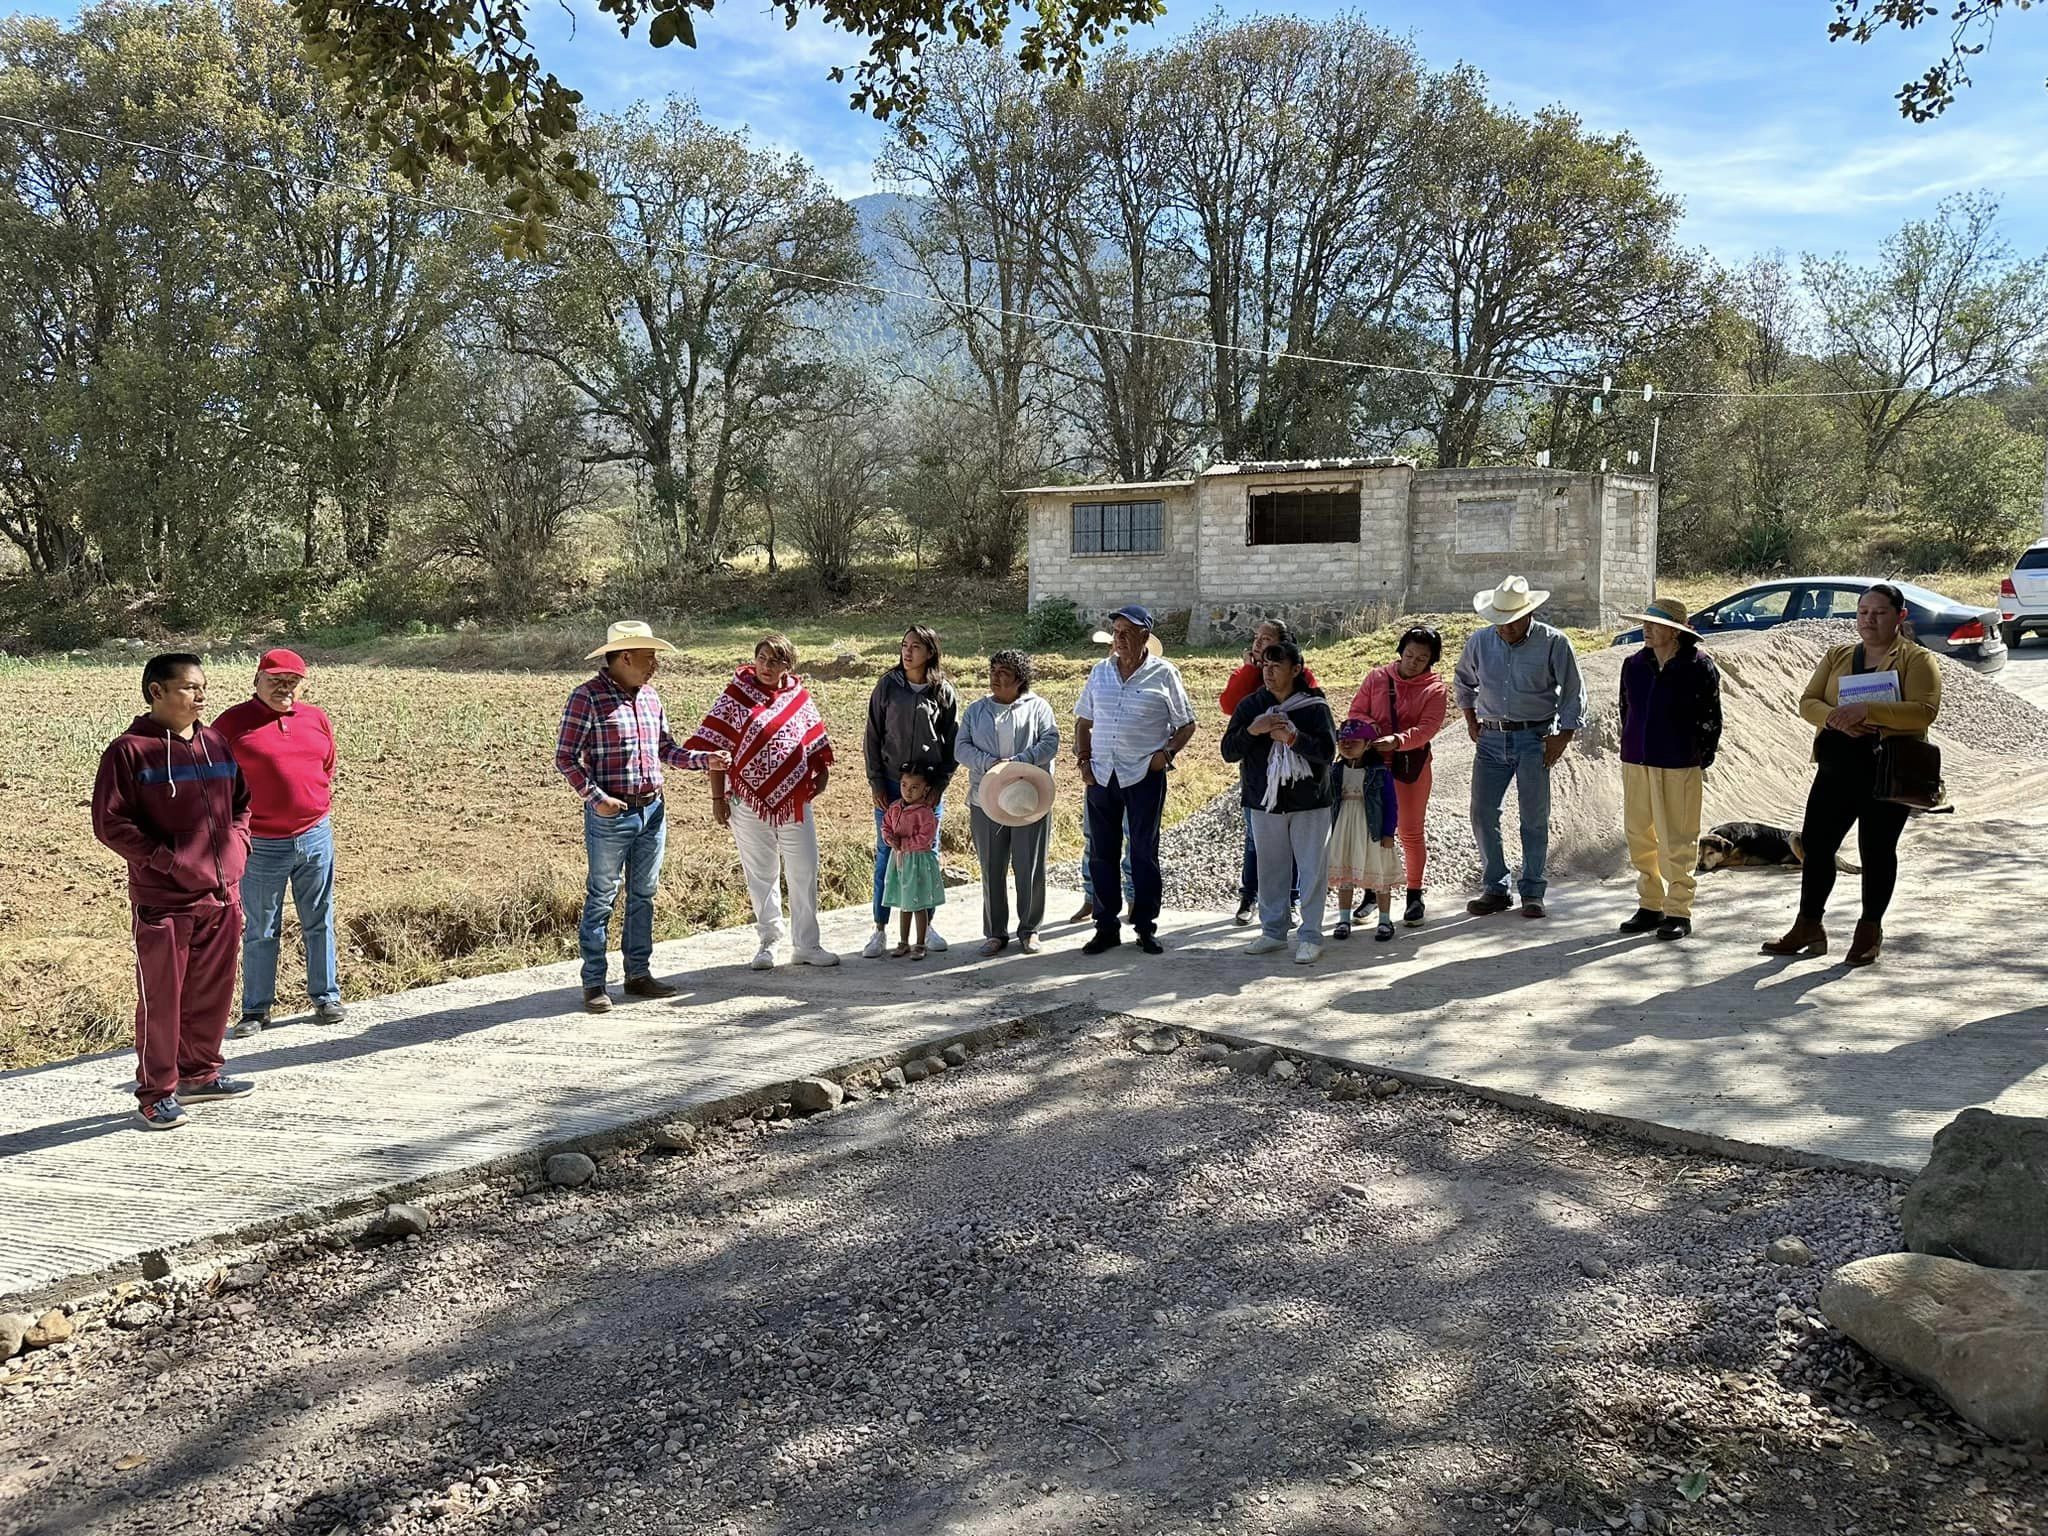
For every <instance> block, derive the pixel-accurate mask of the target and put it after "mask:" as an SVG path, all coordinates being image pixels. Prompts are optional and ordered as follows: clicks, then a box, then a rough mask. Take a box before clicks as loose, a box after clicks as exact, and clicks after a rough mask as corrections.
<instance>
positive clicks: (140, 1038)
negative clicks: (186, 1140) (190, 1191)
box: [92, 652, 254, 1131]
mask: <svg viewBox="0 0 2048 1536" xmlns="http://www.w3.org/2000/svg"><path fill="white" fill-rule="evenodd" d="M142 697H143V698H144V699H145V700H147V701H148V704H149V713H148V714H146V715H138V716H136V718H135V722H134V724H132V725H130V726H129V727H128V729H127V730H125V731H123V732H122V733H121V734H120V735H119V736H116V737H115V738H114V739H113V741H112V742H111V743H109V744H108V746H107V750H106V751H105V752H104V753H102V754H101V755H100V771H99V778H98V779H97V780H96V781H95V782H94V784H93V789H92V831H93V836H95V837H97V838H98V839H99V840H100V841H101V842H103V843H105V844H106V845H107V846H108V847H109V848H111V849H113V850H114V852H116V853H118V854H120V855H121V857H122V858H124V859H126V860H127V861H128V902H129V905H130V907H131V908H132V909H133V916H134V923H133V927H134V933H135V988H136V999H135V1054H136V1056H137V1057H138V1058H139V1065H138V1067H137V1070H136V1074H135V1097H136V1114H137V1117H138V1118H139V1119H140V1120H141V1121H142V1124H143V1125H144V1126H146V1127H147V1128H148V1129H150V1130H153V1131H167V1130H170V1129H172V1128H173V1127H175V1126H179V1125H182V1124H184V1123H185V1111H184V1109H183V1108H182V1107H181V1106H180V1105H179V1103H178V1100H179V1097H180V1096H183V1097H184V1098H185V1099H188V1100H200V1099H227V1098H233V1097H235V1096H236V1095H238V1094H243V1093H247V1092H248V1091H249V1090H250V1088H251V1087H253V1086H254V1085H253V1084H251V1083H250V1082H248V1081H247V1080H246V1079H236V1078H231V1077H226V1076H224V1075H223V1074H222V1072H221V1050H220V1046H221V1040H222V1038H223V1037H224V1036H225V1035H226V1034H227V1027H228V1009H229V1008H230V1007H231V1006H232V1005H233V1003H234V1000H235V956H236V954H237V953H238V952H239V951H240V948H241V942H242V905H241V900H240V897H239V894H238V891H237V886H238V883H239V882H240V880H241V878H242V868H243V866H244V865H245V864H246V863H247V862H248V858H249V790H248V787H247V786H246V785H245V784H243V782H242V773H241V770H240V769H239V768H237V767H236V766H235V759H234V754H233V753H232V752H231V751H230V750H229V748H228V744H227V742H226V740H224V739H223V738H222V737H221V736H220V735H219V734H218V733H216V732H215V731H213V730H212V729H211V728H209V727H208V726H205V725H202V724H201V723H200V720H199V715H200V711H201V710H203V709H204V708H205V706H206V673H205V670H204V669H203V668H202V667H201V665H200V662H199V658H198V657H197V656H191V655H187V654H184V653H182V652H180V653H174V654H171V655H167V656H158V657H155V658H154V659H152V660H151V661H150V663H149V664H148V665H147V666H146V667H144V668H143V669H142Z"/></svg>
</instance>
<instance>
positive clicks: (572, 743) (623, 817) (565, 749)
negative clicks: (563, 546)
mask: <svg viewBox="0 0 2048 1536" xmlns="http://www.w3.org/2000/svg"><path fill="white" fill-rule="evenodd" d="M674 651H675V647H674V646H672V645H670V644H669V643H668V642H667V641H666V640H661V639H657V638H656V636H655V633H654V631H653V630H652V629H650V628H649V627H648V626H647V625H646V624H645V623H644V622H643V621H641V620H639V619H621V620H620V621H619V622H618V623H616V624H614V625H612V626H611V628H610V629H609V630H607V631H606V633H605V637H604V644H602V645H600V646H599V647H598V648H597V649H596V650H594V651H592V652H591V653H590V654H589V656H587V657H585V658H584V659H585V660H587V661H595V660H597V658H599V657H600V656H601V657H603V658H604V665H603V666H602V667H601V668H600V669H599V670H598V673H597V675H596V676H595V677H593V678H591V679H590V681H588V682H586V683H579V684H577V685H576V687H575V689H574V690H573V691H572V692H571V693H570V694H569V703H568V705H567V707H565V708H564V709H563V711H562V730H561V734H560V736H559V737H558V739H557V740H556V743H555V770H556V771H557V772H558V773H560V774H561V775H562V777H563V778H565V779H567V780H568V781H569V787H570V788H571V789H573V790H575V791H576V793H577V794H578V795H580V796H582V798H583V850H584V853H585V855H586V857H587V858H588V860H589V867H590V873H589V880H588V882H587V884H586V885H585V886H584V890H583V921H582V923H581V924H580V925H579V926H578V928H577V930H576V938H577V943H578V945H579V946H580V947H581V949H582V951H583V1006H584V1008H585V1009H586V1010H587V1011H589V1012H591V1013H607V1012H609V1011H610V1010H611V1006H612V1000H611V996H610V994H608V993H607V992H606V991H605V987H604V981H605V935H606V933H607V931H608V930H609V928H610V926H611V918H612V905H613V903H614V902H616V901H617V899H618V891H619V880H620V877H621V876H622V875H623V876H624V878H625V882H626V933H625V941H624V943H623V944H622V945H621V948H623V950H624V951H625V959H626V986H625V990H626V991H627V993H629V994H630V995H631V996H634V997H674V996H675V994H676V989H675V988H674V987H670V986H665V985H664V984H662V983H661V982H658V981H656V980H655V979H654V977H653V976H652V975H650V974H649V973H648V967H649V966H650V965H651V964H652V963H653V956H654V893H655V892H656V891H657V890H658V889H659V888H660V886H661V856H662V853H663V850H664V849H665V847H666V846H667V841H668V821H667V818H666V814H665V812H664V810H663V807H662V799H661V769H662V765H663V764H664V763H666V764H667V765H668V766H669V767H671V768H694V769H698V770H706V769H717V770H721V771H722V770H724V769H726V768H729V767H731V766H732V760H731V758H730V757H728V756H727V754H725V753H723V752H686V751H684V750H683V748H682V747H680V746H678V745H677V744H676V739H675V737H673V736H672V735H670V734H669V729H668V716H667V715H666V714H665V713H664V712H663V711H662V707H661V696H660V695H659V694H657V693H656V692H655V691H654V688H653V686H652V683H653V678H654V674H655V671H656V670H657V669H658V668H659V667H660V665H661V658H662V656H663V655H665V654H672V653H673V652H674Z"/></svg>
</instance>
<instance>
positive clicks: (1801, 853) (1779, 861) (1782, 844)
mask: <svg viewBox="0 0 2048 1536" xmlns="http://www.w3.org/2000/svg"><path fill="white" fill-rule="evenodd" d="M1805 862H1806V848H1805V845H1804V843H1803V842H1802V841H1801V839H1800V836H1799V834H1798V833H1797V832H1788V831H1786V830H1785V829H1784V828H1783V827H1767V826H1765V825H1764V824H1763V823H1762V822H1757V821H1724V822H1722V823H1721V824H1720V825H1719V826H1718V827H1715V828H1714V829H1713V830H1712V831H1711V832H1708V833H1706V834H1705V835H1704V836H1702V837H1701V838H1700V862H1699V868H1698V870H1697V871H1695V873H1705V872H1706V871H1707V870H1710V869H1756V868H1766V867H1771V866H1776V865H1784V864H1804V863H1805ZM1835 867H1836V868H1837V869H1843V870H1847V871H1848V872H1849V873H1851V874H1854V873H1856V866H1855V865H1853V864H1851V863H1849V862H1847V861H1846V860H1844V859H1843V858H1841V857H1840V856H1839V855H1837V856H1836V859H1835Z"/></svg>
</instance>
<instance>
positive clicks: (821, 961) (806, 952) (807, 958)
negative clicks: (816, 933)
mask: <svg viewBox="0 0 2048 1536" xmlns="http://www.w3.org/2000/svg"><path fill="white" fill-rule="evenodd" d="M792 958H793V959H794V960H795V961H796V963H797V964H798V965H820V966H824V965H837V964H838V963H839V957H838V956H837V955H835V954H833V953H832V951H831V950H829V949H800V950H798V951H797V952H796V954H795V955H794V956H793V957H792Z"/></svg>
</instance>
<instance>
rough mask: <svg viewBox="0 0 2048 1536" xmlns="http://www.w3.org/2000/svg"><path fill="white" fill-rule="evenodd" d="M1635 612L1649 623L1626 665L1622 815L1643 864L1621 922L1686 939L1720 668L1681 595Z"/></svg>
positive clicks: (1715, 734) (1715, 736)
mask: <svg viewBox="0 0 2048 1536" xmlns="http://www.w3.org/2000/svg"><path fill="white" fill-rule="evenodd" d="M1628 617H1629V618H1632V619H1636V620H1638V621H1640V622H1641V624H1642V626H1643V648H1642V649H1641V650H1639V651H1637V652H1636V653H1635V654H1634V655H1633V656H1631V657H1629V659H1628V660H1627V661H1624V662H1623V663H1622V664H1621V821H1622V828H1623V830H1624V831H1625V832H1626V833H1627V836H1628V857H1629V862H1630V863H1631V864H1633V865H1635V868H1636V911H1635V916H1633V917H1631V918H1629V919H1628V921H1626V922H1625V923H1623V924H1622V925H1621V931H1622V932H1623V933H1651V932H1654V933H1655V934H1656V935H1657V937H1658V938H1660V939H1682V938H1684V937H1685V936H1686V935H1687V934H1689V933H1691V932H1692V897H1693V883H1694V878H1695V877H1694V873H1693V869H1694V865H1695V864H1696V863H1697V862H1698V860H1699V852H1700V799H1701V792H1702V790H1703V788H1704V779H1705V776H1706V771H1707V768H1708V767H1709V766H1710V765H1711V764H1712V763H1713V761H1714V754H1715V753H1716V752H1718V751H1719V750H1720V747H1721V673H1720V669H1719V668H1717V667H1716V666H1715V665H1714V661H1713V658H1712V657H1710V656H1709V655H1707V653H1706V652H1705V651H1703V650H1701V649H1700V648H1699V640H1700V636H1699V631H1698V630H1696V629H1694V628H1693V627H1692V626H1691V625H1690V624H1688V623H1687V622H1686V620H1687V619H1688V618H1689V617H1690V615H1688V614H1687V613H1686V610H1685V604H1683V603H1681V602H1679V601H1678V600H1677V599H1676V598H1670V597H1660V598H1658V599H1657V600H1656V601H1655V602H1653V603H1651V604H1650V605H1649V606H1648V607H1647V608H1645V609H1644V610H1643V611H1642V612H1641V613H1632V614H1629V615H1628Z"/></svg>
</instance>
